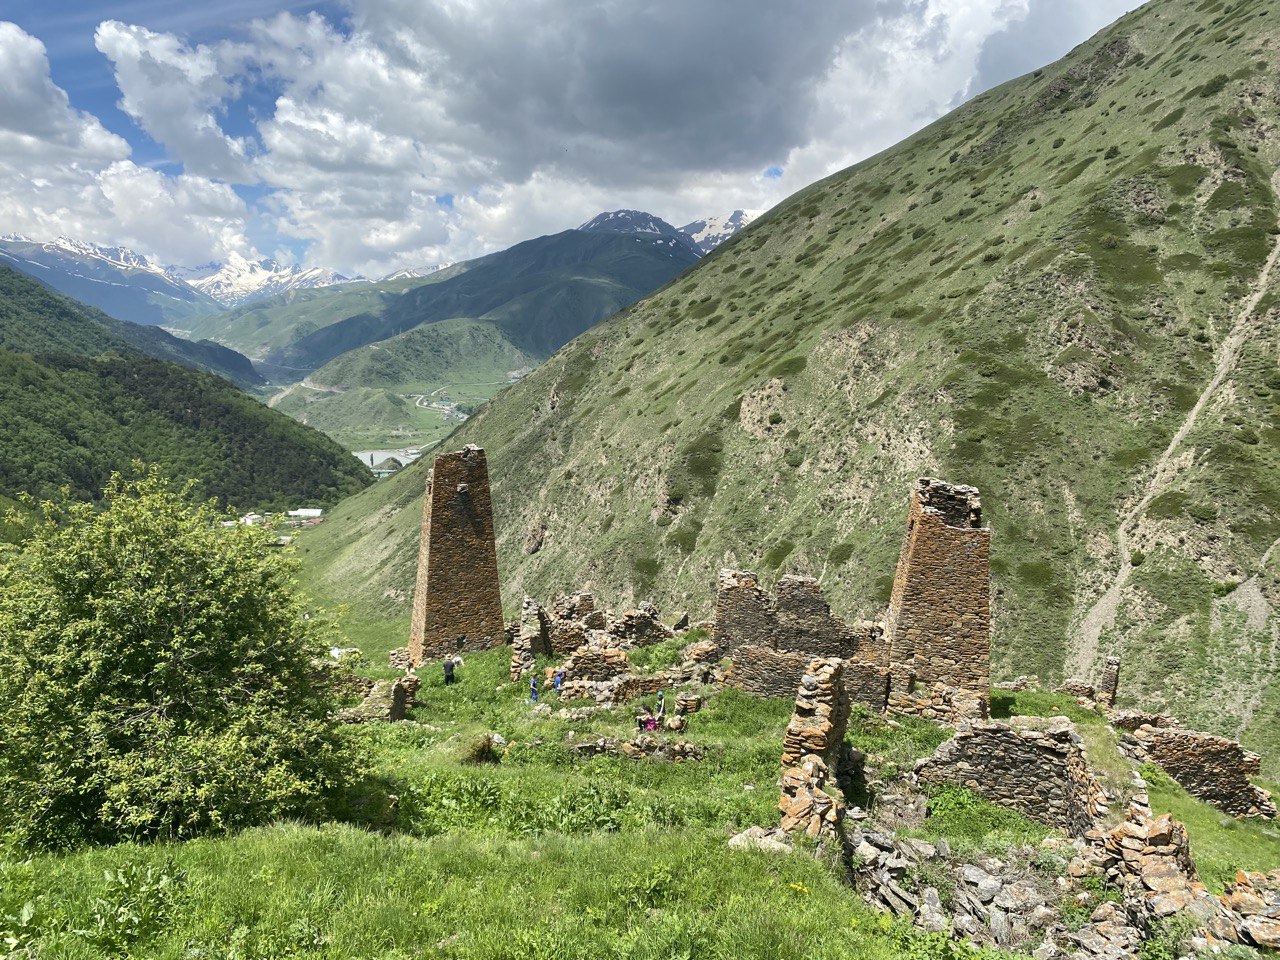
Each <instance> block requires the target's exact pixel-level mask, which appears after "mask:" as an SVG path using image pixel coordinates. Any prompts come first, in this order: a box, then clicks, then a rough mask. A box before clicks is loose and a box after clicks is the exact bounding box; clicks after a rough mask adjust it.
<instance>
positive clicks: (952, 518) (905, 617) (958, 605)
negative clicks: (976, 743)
mask: <svg viewBox="0 0 1280 960" xmlns="http://www.w3.org/2000/svg"><path fill="white" fill-rule="evenodd" d="M990 547H991V531H990V530H988V529H986V528H984V527H983V526H982V504H981V502H980V501H979V499H978V491H977V489H975V488H974V487H965V486H959V485H953V484H950V483H944V482H943V481H941V480H935V479H933V478H930V477H925V478H922V479H921V480H920V481H919V483H918V484H917V486H916V489H915V490H913V491H912V496H911V507H910V510H909V512H908V515H907V534H906V538H905V540H904V541H903V544H902V554H901V556H900V557H899V558H898V570H897V573H896V574H895V576H894V580H893V594H892V596H891V598H890V600H889V614H888V617H887V620H886V624H885V634H886V636H887V638H888V641H889V670H890V682H889V709H890V710H897V711H900V712H904V713H917V714H922V715H924V716H928V717H931V718H935V717H936V718H938V719H943V720H954V719H957V718H959V717H982V716H986V715H987V712H988V708H989V704H990V698H991V568H990Z"/></svg>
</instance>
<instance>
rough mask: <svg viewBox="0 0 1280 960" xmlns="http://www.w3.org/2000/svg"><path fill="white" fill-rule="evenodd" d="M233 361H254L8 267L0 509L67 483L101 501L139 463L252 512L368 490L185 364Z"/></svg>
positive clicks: (1, 336)
mask: <svg viewBox="0 0 1280 960" xmlns="http://www.w3.org/2000/svg"><path fill="white" fill-rule="evenodd" d="M224 355H226V356H228V357H231V358H235V359H236V360H237V361H242V362H243V363H244V365H245V366H248V361H246V360H245V359H244V357H242V356H240V355H239V354H236V353H234V352H233V351H230V350H227V349H225V348H223V347H219V346H218V345H216V344H209V343H200V344H188V343H187V342H186V341H182V340H178V339H177V338H175V337H171V336H170V335H169V334H167V333H165V332H164V331H163V330H159V329H157V328H154V327H138V326H137V325H134V324H127V323H123V322H121V321H116V320H112V319H111V318H110V317H106V316H105V315H103V314H99V313H97V312H96V311H93V310H90V309H88V308H84V307H81V306H80V305H79V304H77V303H75V302H74V301H71V300H68V299H67V298H65V297H61V296H59V295H57V294H54V293H51V292H50V291H48V290H46V289H44V288H43V287H41V286H40V285H39V284H37V283H35V281H33V280H29V279H28V278H26V277H23V276H22V275H20V274H18V273H16V272H14V271H11V270H9V269H7V268H3V267H0V433H3V436H4V437H5V442H4V443H3V444H0V505H3V502H4V500H5V498H6V497H7V498H10V499H12V498H16V497H17V496H18V495H19V494H23V493H27V494H33V495H35V496H39V497H56V496H59V495H60V492H61V490H62V488H64V487H66V488H69V490H70V493H71V496H72V497H73V498H76V499H85V500H93V499H96V498H97V497H98V496H99V495H100V494H101V491H102V488H103V485H104V484H105V482H106V480H107V478H108V477H110V475H111V473H112V472H113V471H117V470H125V469H127V468H129V466H130V464H131V462H132V461H134V460H144V461H147V462H151V463H157V464H159V465H160V466H161V467H162V468H163V470H164V472H165V473H166V474H167V475H169V476H170V477H173V478H174V479H177V480H186V479H188V478H191V479H196V480H199V481H200V484H201V486H200V489H199V492H200V493H201V494H202V495H203V496H207V497H216V498H218V499H219V500H220V501H222V502H223V503H225V504H228V505H231V506H235V507H239V508H243V509H249V508H255V509H270V508H279V507H284V506H296V505H300V504H304V503H305V504H314V505H330V504H333V503H335V502H336V501H337V500H338V499H339V498H341V497H343V496H345V495H348V494H351V493H354V492H356V491H358V490H360V489H361V488H362V487H364V486H367V485H368V484H369V483H370V482H371V478H370V476H369V473H368V471H367V470H366V469H365V468H363V467H362V466H361V465H360V463H359V462H358V461H357V460H355V459H354V458H353V457H351V456H350V455H349V454H348V453H346V452H345V451H344V450H342V449H341V448H340V447H339V446H338V445H337V444H335V443H334V442H333V441H332V440H330V439H328V438H327V437H325V436H324V435H323V434H320V433H318V432H317V431H315V430H311V429H309V428H307V427H304V426H302V425H300V424H297V423H295V422H294V421H292V420H291V419H289V418H288V417H286V416H284V415H283V414H279V413H276V412H275V411H273V410H269V409H267V408H266V407H265V406H263V405H262V404H261V403H259V402H258V401H256V400H254V399H253V398H251V397H249V396H247V395H246V394H244V393H242V392H241V391H240V390H239V389H237V388H236V387H235V386H233V385H232V384H231V383H229V382H228V381H226V380H224V379H222V378H221V377H218V376H214V375H213V374H211V373H207V372H204V371H201V370H193V369H189V366H201V365H203V364H201V363H200V361H201V360H202V359H204V358H213V359H217V360H220V359H222V357H223V356H224ZM171 359H172V360H177V361H179V362H180V363H184V364H187V365H188V366H179V365H178V363H173V362H169V361H170V360H171ZM209 366H210V367H213V366H215V364H213V363H210V364H209ZM216 366H217V367H219V368H221V369H226V365H224V364H221V363H219V364H217V365H216ZM248 372H249V373H252V367H248Z"/></svg>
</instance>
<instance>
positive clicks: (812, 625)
mask: <svg viewBox="0 0 1280 960" xmlns="http://www.w3.org/2000/svg"><path fill="white" fill-rule="evenodd" d="M775 593H776V595H777V600H776V601H775V603H774V617H775V622H776V626H775V627H774V646H776V647H777V648H778V649H779V650H794V651H795V652H797V653H804V654H808V655H809V656H810V657H841V658H844V657H851V656H853V655H854V654H856V653H857V652H858V645H859V639H860V638H859V636H858V634H857V631H856V630H855V628H854V627H852V626H850V625H849V624H847V623H845V622H844V621H843V620H841V619H840V618H839V617H833V616H832V615H831V607H830V606H828V605H827V601H826V598H825V597H824V596H823V595H822V587H821V586H819V585H818V581H817V580H815V579H814V578H813V577H798V576H794V575H791V574H788V575H787V576H785V577H783V578H782V579H780V580H779V581H778V585H777V588H776V590H775Z"/></svg>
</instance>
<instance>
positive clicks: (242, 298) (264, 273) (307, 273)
mask: <svg viewBox="0 0 1280 960" xmlns="http://www.w3.org/2000/svg"><path fill="white" fill-rule="evenodd" d="M209 267H214V268H216V269H214V270H213V271H212V272H210V273H208V274H205V275H204V276H191V277H190V279H189V280H188V281H187V282H188V283H190V284H191V286H193V287H195V288H196V289H197V290H199V291H200V292H201V293H203V294H205V295H206V296H209V297H212V298H213V299H214V300H217V301H218V302H219V303H220V304H222V305H223V306H224V307H239V306H243V305H244V304H246V303H250V302H252V301H254V300H264V299H266V298H267V297H272V296H275V295H276V294H278V293H288V292H289V291H291V290H310V289H313V288H315V287H332V286H335V285H336V284H339V283H352V282H355V281H363V280H364V278H363V277H344V276H343V275H342V274H340V273H334V272H333V271H332V270H326V269H324V268H323V267H300V266H298V265H297V264H294V265H293V266H289V267H286V266H284V265H283V264H281V263H279V262H277V261H275V260H272V259H269V258H267V259H262V260H246V259H245V258H244V257H242V256H240V255H239V254H238V253H233V254H231V256H229V257H228V258H227V261H226V263H222V264H209ZM193 273H194V271H193Z"/></svg>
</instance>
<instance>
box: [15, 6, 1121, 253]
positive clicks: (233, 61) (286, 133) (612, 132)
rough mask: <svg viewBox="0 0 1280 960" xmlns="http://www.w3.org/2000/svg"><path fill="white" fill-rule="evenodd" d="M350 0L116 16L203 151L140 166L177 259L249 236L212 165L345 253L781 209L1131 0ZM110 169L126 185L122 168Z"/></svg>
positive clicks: (299, 237)
mask: <svg viewBox="0 0 1280 960" xmlns="http://www.w3.org/2000/svg"><path fill="white" fill-rule="evenodd" d="M346 2H347V4H348V7H349V9H350V19H349V21H347V22H344V23H343V24H341V25H337V24H334V23H331V22H329V21H327V20H326V19H325V18H324V17H322V16H320V15H318V14H315V13H311V14H307V15H296V14H292V13H280V14H277V15H276V16H273V17H271V18H269V19H263V20H258V21H255V22H253V23H250V24H247V25H245V26H244V27H243V28H242V29H240V30H239V31H238V32H237V34H236V36H235V38H234V39H227V40H223V41H220V42H215V43H211V44H204V45H193V44H191V43H189V42H187V41H186V40H183V39H180V38H179V37H177V36H175V35H173V34H166V33H159V32H154V31H152V30H148V29H146V28H144V27H141V26H135V25H127V24H124V23H121V22H117V21H113V20H108V21H105V22H103V23H102V24H101V25H100V26H99V28H98V31H97V34H96V38H95V39H96V43H97V46H98V49H99V50H101V51H102V52H103V53H104V54H105V55H106V56H107V57H108V58H109V59H110V61H111V63H112V65H113V67H114V70H115V75H116V79H117V82H118V84H119V86H120V89H121V93H122V99H121V107H122V109H123V110H125V111H126V112H127V113H128V114H129V115H130V116H131V117H132V118H133V119H134V120H135V121H136V122H137V123H138V124H139V125H140V126H141V127H142V129H144V130H146V131H147V133H148V134H149V135H150V136H151V137H152V138H153V139H155V140H156V141H157V142H159V143H160V144H162V145H163V146H164V148H165V149H166V150H167V151H168V153H169V154H170V156H171V157H173V158H174V159H175V160H177V161H179V162H180V163H181V164H182V165H183V169H184V171H185V175H186V176H185V178H176V179H175V178H171V177H163V176H161V175H160V174H155V177H156V178H158V179H156V180H148V178H146V177H143V176H141V175H138V176H136V177H134V178H133V179H132V181H131V182H132V189H134V190H143V189H144V187H145V188H146V189H160V187H159V186H157V184H164V187H163V190H164V191H165V192H164V193H163V196H164V197H166V198H167V199H166V200H165V201H164V202H165V203H171V204H174V206H173V208H172V217H174V218H177V222H182V223H185V224H186V227H184V229H183V230H180V231H165V232H163V233H162V232H161V231H160V230H159V229H158V228H156V229H153V230H152V231H151V234H150V236H151V237H152V240H151V241H149V242H160V241H163V242H172V243H173V244H174V249H173V252H172V253H169V254H168V257H169V258H170V259H174V260H177V259H181V258H182V257H186V256H188V255H189V254H188V253H187V252H185V251H190V250H192V249H194V248H196V247H199V246H201V245H202V244H203V245H204V246H207V247H210V248H213V247H215V246H217V247H220V248H228V249H230V248H236V249H241V250H242V252H243V249H244V248H243V244H244V241H243V225H244V223H245V218H246V211H244V209H243V205H240V206H239V207H237V204H238V203H239V201H238V199H236V198H235V195H234V194H233V193H231V192H230V190H227V188H225V187H223V188H221V189H223V190H226V193H225V194H216V191H215V187H216V186H217V185H216V184H214V183H211V182H210V180H216V181H226V182H230V183H235V184H245V185H253V186H255V187H258V188H265V192H266V195H265V197H264V199H261V200H259V201H258V202H257V204H256V206H255V210H254V211H253V215H254V216H256V217H257V218H258V221H259V222H266V223H267V224H268V225H269V226H270V227H271V228H272V229H273V230H274V231H275V233H276V238H277V239H275V240H269V241H268V242H269V243H271V244H272V245H275V244H276V243H277V242H278V241H284V240H293V241H302V242H303V243H304V244H306V245H307V253H306V260H307V261H309V262H310V263H312V264H320V265H324V266H330V267H333V268H335V269H339V270H343V271H346V272H352V271H359V272H369V273H377V272H381V271H384V270H389V269H392V268H395V267H400V266H409V265H420V264H423V263H428V262H432V261H442V260H457V259H460V258H464V257H469V256H474V255H477V254H480V253H483V252H487V251H489V250H493V249H497V248H500V247H503V246H507V245H510V244H511V243H514V242H517V241H519V240H521V239H525V238H528V237H530V236H535V235H537V234H539V233H544V232H553V231H556V230H560V229H565V228H568V227H571V226H573V225H575V224H577V223H579V222H581V221H583V220H586V219H588V218H589V217H590V216H592V215H594V214H595V213H597V212H599V211H600V210H602V209H615V208H618V207H634V208H638V209H648V210H650V211H652V212H654V213H656V214H658V215H660V216H663V217H665V218H667V219H669V220H671V221H672V222H675V223H677V224H679V223H682V222H686V221H688V220H693V219H696V218H698V217H701V216H705V215H707V214H723V213H727V212H729V211H730V210H732V209H734V208H735V207H743V208H747V209H763V208H767V207H769V206H772V205H773V204H774V203H776V202H777V201H779V200H781V199H782V198H783V197H784V196H786V195H788V194H790V193H792V192H794V191H795V190H797V189H799V188H800V187H802V186H804V185H805V184H807V183H809V182H811V181H812V180H814V179H817V178H819V177H821V176H825V175H826V174H829V173H831V172H833V171H835V170H838V169H840V168H842V167H844V166H846V165H848V164H850V163H853V162H856V161H858V160H860V159H863V158H864V157H866V156H869V155H870V154H872V153H874V152H876V151H878V150H880V149H883V148H885V147H887V146H889V145H890V144H892V143H893V142H895V141H897V140H899V139H901V138H902V137H904V136H906V135H908V134H909V133H911V132H912V131H914V130H915V129H918V128H919V127H920V126H923V125H924V124H926V123H928V122H929V121H931V120H933V119H935V118H936V117H938V116H940V115H941V114H942V113H944V112H946V111H947V110H948V109H950V108H952V107H954V106H956V105H957V104H959V103H960V102H962V101H963V100H964V99H967V98H968V97H969V96H972V95H973V94H975V93H977V92H979V90H980V89H981V88H982V86H984V85H988V84H991V83H996V82H999V81H1001V80H1004V79H1007V78H1008V76H1010V75H1012V73H1014V72H1020V71H1021V70H1023V69H1027V68H1028V65H1027V63H1026V61H1027V58H1028V57H1029V56H1038V57H1041V58H1042V59H1049V58H1052V57H1053V56H1056V55H1061V54H1062V53H1065V52H1066V49H1065V48H1066V47H1067V46H1069V45H1070V44H1072V43H1075V42H1079V41H1080V40H1083V39H1085V37H1086V36H1087V34H1088V33H1090V32H1092V31H1093V30H1096V29H1097V28H1099V27H1101V26H1102V25H1103V24H1104V23H1105V22H1106V21H1107V20H1110V19H1111V18H1113V17H1114V16H1115V15H1116V14H1117V13H1119V12H1120V11H1121V9H1122V8H1124V7H1125V6H1127V5H1128V4H1127V3H1126V0H1081V3H1079V4H1067V5H1063V4H1060V3H1057V2H1056V0H811V2H808V3H806V4H805V5H804V6H803V9H799V8H797V7H795V6H794V5H788V4H779V3H777V2H776V0H703V2H699V3H696V4H689V3H686V2H679V0H520V2H514V0H433V2H431V3H422V2H420V0H346ZM19 33H20V31H19ZM23 36H25V35H23ZM30 39H31V38H27V40H30ZM0 49H2V48H0ZM1029 51H1033V52H1030V53H1029ZM0 56H3V53H2V52H0ZM27 56H28V59H30V54H29V53H28V55H27ZM37 59H38V60H39V62H40V64H42V65H43V77H44V81H43V82H44V83H46V84H47V85H48V87H49V89H52V90H53V91H54V94H53V95H52V101H57V102H59V103H60V104H61V108H62V111H63V114H64V115H65V116H62V118H61V119H60V120H58V123H59V124H61V126H59V127H58V129H59V130H61V131H62V133H61V134H60V135H61V136H62V137H63V138H64V139H66V140H67V142H69V143H72V144H78V145H79V146H76V147H75V148H74V150H75V151H79V153H80V154H86V153H92V152H93V151H92V150H90V149H89V147H88V143H89V141H90V140H92V139H93V138H94V137H97V138H98V139H99V140H101V141H102V143H101V145H100V146H99V148H98V149H99V154H100V155H99V156H98V159H97V160H96V161H94V162H96V163H97V165H98V170H99V172H100V174H101V176H99V181H101V180H102V177H103V176H105V173H102V171H104V170H105V169H106V168H107V167H106V165H107V164H108V163H120V162H126V163H127V161H125V160H124V155H125V154H124V153H123V152H122V149H121V145H120V143H119V138H113V137H112V135H111V134H109V133H107V132H106V131H105V130H102V128H101V126H100V125H98V124H96V121H93V118H91V117H85V116H83V115H80V114H76V113H75V111H72V110H70V108H69V107H68V106H67V105H66V97H65V95H62V93H61V91H58V90H57V88H56V87H52V84H51V83H49V81H48V68H47V63H45V62H44V57H43V51H42V50H40V51H39V56H38V58H37ZM4 62H5V61H3V60H0V66H3V64H4ZM5 82H6V80H0V84H3V83H5ZM41 89H42V90H43V93H42V94H41V96H43V97H44V98H45V99H46V100H49V98H50V96H51V95H50V93H49V89H43V88H41ZM3 90H4V88H3V87H0V91H3ZM264 90H265V91H270V95H269V98H268V104H267V106H266V108H265V109H262V110H261V113H262V115H261V116H253V115H252V114H250V117H249V118H248V119H246V118H245V117H244V114H245V113H246V112H248V111H246V109H245V107H244V104H243V103H241V102H239V101H240V100H241V97H242V95H243V94H244V93H245V92H247V91H254V92H255V93H256V99H255V100H254V102H255V103H256V104H261V103H262V91H264ZM0 96H3V93H0ZM32 96H33V94H31V93H29V92H21V93H20V99H22V100H23V101H24V102H25V100H26V99H27V98H29V97H32ZM59 97H60V98H61V99H60V100H59V99H58V98H59ZM37 99H38V98H37ZM52 101H51V102H52ZM271 101H273V102H271ZM0 104H2V101H0ZM2 110H3V106H2V105H0V111H2ZM228 111H238V112H237V117H238V119H237V123H236V124H234V125H233V124H231V123H230V122H229V121H228V120H227V117H228ZM55 113H56V111H55ZM51 115H52V114H51ZM3 116H4V114H3V112H0V118H2V117H3ZM67 118H70V119H67ZM49 122H52V121H49ZM95 126H96V128H97V131H98V133H96V134H95V133H93V129H92V128H93V127H95ZM229 127H234V128H235V129H236V130H237V131H238V135H234V136H233V135H231V134H229V133H228V132H227V131H228V128H229ZM77 131H78V132H77ZM104 138H105V139H104ZM108 148H110V149H108ZM112 149H113V150H114V153H111V150H112ZM73 152H74V151H73ZM107 154H110V155H109V156H108V155H107ZM92 165H93V164H92V163H90V166H92ZM774 167H780V168H781V174H780V175H776V174H774V173H771V174H770V175H766V170H770V169H771V168H774ZM135 169H136V168H135ZM54 173H55V174H58V175H63V174H65V173H66V170H64V169H61V168H58V169H55V170H54ZM40 175H41V176H44V177H46V178H48V177H49V174H48V172H47V171H44V170H41V173H40ZM116 176H119V174H118V173H117V175H116ZM201 178H209V179H201ZM54 179H56V177H55V178H54ZM196 184H201V187H200V189H196V186H195V185H196ZM148 185H149V186H148ZM60 189H61V188H60ZM32 192H38V190H37V189H36V188H35V187H29V188H28V190H27V193H28V194H31V193H32ZM98 192H99V194H101V196H98V197H95V198H94V199H95V201H96V202H97V203H98V204H102V203H107V202H110V201H109V200H108V199H106V193H105V192H104V191H103V190H102V184H101V182H99V183H98ZM215 194H216V195H215ZM53 195H54V196H60V197H64V199H65V190H63V191H62V192H61V193H59V192H58V191H56V190H55V191H54V194H53ZM154 196H155V197H156V199H155V200H154V202H153V204H152V207H151V208H150V209H161V208H162V206H163V204H162V203H161V201H160V199H159V197H160V196H161V194H155V195H154ZM6 199H7V198H6ZM3 202H5V201H0V203H3ZM48 206H49V205H48V204H45V207H46V208H47V207H48ZM42 209H44V208H42ZM60 209H62V210H63V212H64V213H68V212H69V211H70V210H71V208H70V207H69V206H66V207H63V208H60ZM45 215H46V217H48V216H54V214H50V213H46V214H45ZM183 217H189V218H191V219H189V220H183V219H182V218H183ZM200 217H206V218H207V219H208V224H209V225H208V226H207V227H206V228H199V227H197V226H196V220H197V219H199V218H200ZM135 220H136V218H135ZM130 223H131V225H130V227H129V230H131V231H136V232H138V233H141V232H142V225H141V224H134V222H133V221H130ZM121 229H124V228H123V227H121ZM171 233H177V234H181V233H185V234H187V235H188V236H187V237H186V239H184V238H183V237H182V236H172V237H171ZM179 249H181V250H182V251H184V252H183V253H182V254H179V253H178V250H179Z"/></svg>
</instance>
